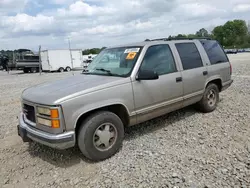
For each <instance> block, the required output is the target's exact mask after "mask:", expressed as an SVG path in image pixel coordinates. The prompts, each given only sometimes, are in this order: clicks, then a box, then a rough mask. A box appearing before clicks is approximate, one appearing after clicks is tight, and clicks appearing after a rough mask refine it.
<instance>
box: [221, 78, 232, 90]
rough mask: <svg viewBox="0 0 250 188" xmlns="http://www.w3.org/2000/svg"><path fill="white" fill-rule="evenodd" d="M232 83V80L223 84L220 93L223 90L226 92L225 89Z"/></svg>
mask: <svg viewBox="0 0 250 188" xmlns="http://www.w3.org/2000/svg"><path fill="white" fill-rule="evenodd" d="M232 83H233V80H230V81H228V82H226V83H224V84H223V86H222V89H221V91H224V90H226V89H227V88H229V87H230V86H231V85H232Z"/></svg>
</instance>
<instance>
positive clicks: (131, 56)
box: [126, 52, 137, 60]
mask: <svg viewBox="0 0 250 188" xmlns="http://www.w3.org/2000/svg"><path fill="white" fill-rule="evenodd" d="M136 54H137V53H136V52H129V53H128V55H127V57H126V59H128V60H132V59H134V58H135V56H136Z"/></svg>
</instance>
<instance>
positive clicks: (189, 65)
mask: <svg viewBox="0 0 250 188" xmlns="http://www.w3.org/2000/svg"><path fill="white" fill-rule="evenodd" d="M175 46H176V48H177V51H178V53H179V55H180V58H181V62H182V66H183V69H184V70H189V69H195V68H199V67H202V66H203V62H202V60H201V56H200V53H199V51H198V49H197V47H196V45H195V44H194V43H176V44H175Z"/></svg>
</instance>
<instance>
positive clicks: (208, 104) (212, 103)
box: [197, 83, 219, 113]
mask: <svg viewBox="0 0 250 188" xmlns="http://www.w3.org/2000/svg"><path fill="white" fill-rule="evenodd" d="M218 102H219V89H218V86H217V85H216V84H214V83H211V84H209V85H208V86H207V87H206V89H205V92H204V94H203V97H202V99H201V100H200V101H199V102H198V104H197V105H198V108H199V110H200V111H202V112H204V113H209V112H212V111H214V110H215V109H216V107H217V104H218Z"/></svg>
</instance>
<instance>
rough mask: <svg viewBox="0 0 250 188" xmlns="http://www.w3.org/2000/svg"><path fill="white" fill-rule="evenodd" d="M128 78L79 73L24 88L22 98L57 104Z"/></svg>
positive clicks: (35, 101)
mask: <svg viewBox="0 0 250 188" xmlns="http://www.w3.org/2000/svg"><path fill="white" fill-rule="evenodd" d="M125 80H127V79H126V78H122V77H113V76H101V75H84V74H79V75H75V76H71V77H69V78H65V79H62V80H57V81H53V82H48V83H44V84H40V85H37V86H33V87H30V88H28V89H26V90H24V92H23V94H22V99H24V100H27V101H30V102H34V103H38V104H44V105H53V104H57V103H58V101H59V100H62V99H63V98H65V97H67V98H70V97H74V96H76V95H80V94H84V93H88V92H92V91H95V90H97V89H101V88H103V87H108V86H114V85H118V84H121V83H122V82H124V81H125Z"/></svg>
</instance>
